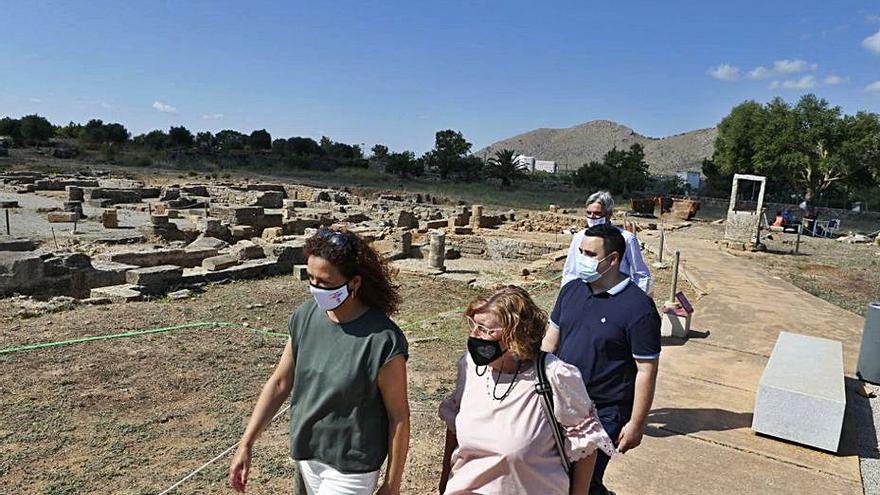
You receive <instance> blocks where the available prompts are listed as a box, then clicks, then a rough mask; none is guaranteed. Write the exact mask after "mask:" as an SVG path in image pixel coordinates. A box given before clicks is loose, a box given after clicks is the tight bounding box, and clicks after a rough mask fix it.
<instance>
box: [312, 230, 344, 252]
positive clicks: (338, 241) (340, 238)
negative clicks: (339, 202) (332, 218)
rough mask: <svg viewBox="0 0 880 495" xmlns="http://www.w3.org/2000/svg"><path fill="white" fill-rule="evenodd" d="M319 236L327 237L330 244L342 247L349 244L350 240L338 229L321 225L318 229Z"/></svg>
mask: <svg viewBox="0 0 880 495" xmlns="http://www.w3.org/2000/svg"><path fill="white" fill-rule="evenodd" d="M318 237H322V238H324V239H327V241H328V242H329V243H330V244H333V245H334V246H336V247H341V248H343V247H345V246H348V244H349V242H350V241H349V240H348V237H346V235H345V234H344V233H342V232H339V231H338V230H333V229H328V228H327V227H321V228H320V229H318Z"/></svg>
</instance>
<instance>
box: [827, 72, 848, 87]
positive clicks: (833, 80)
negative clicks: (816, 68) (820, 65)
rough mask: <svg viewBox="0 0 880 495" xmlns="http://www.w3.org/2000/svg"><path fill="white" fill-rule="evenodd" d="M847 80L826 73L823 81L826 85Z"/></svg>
mask: <svg viewBox="0 0 880 495" xmlns="http://www.w3.org/2000/svg"><path fill="white" fill-rule="evenodd" d="M846 81H847V78H845V77H840V76H835V75H834V74H828V76H826V77H825V80H824V81H823V82H824V83H825V85H826V86H834V85H836V84H843V83H845V82H846Z"/></svg>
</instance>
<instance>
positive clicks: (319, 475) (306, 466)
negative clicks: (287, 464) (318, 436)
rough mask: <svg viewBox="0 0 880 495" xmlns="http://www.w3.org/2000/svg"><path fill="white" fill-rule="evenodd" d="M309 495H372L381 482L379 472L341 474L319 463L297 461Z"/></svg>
mask: <svg viewBox="0 0 880 495" xmlns="http://www.w3.org/2000/svg"><path fill="white" fill-rule="evenodd" d="M296 465H297V467H299V472H300V473H301V474H302V479H303V483H304V484H305V486H306V492H307V493H308V495H372V493H373V492H374V491H375V490H376V485H377V484H378V482H379V471H378V470H376V471H372V472H369V473H340V472H339V471H337V470H336V468H334V467H333V466H328V465H327V464H324V463H323V462H318V461H296Z"/></svg>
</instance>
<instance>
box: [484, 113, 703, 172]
mask: <svg viewBox="0 0 880 495" xmlns="http://www.w3.org/2000/svg"><path fill="white" fill-rule="evenodd" d="M717 134H718V131H717V130H716V129H715V128H714V127H713V128H710V129H699V130H696V131H690V132H686V133H684V134H677V135H675V136H669V137H665V138H659V139H658V138H651V137H647V136H642V135H641V134H639V133H637V132H635V131H633V130H632V129H630V128H629V127H626V126H623V125H620V124H618V123H616V122H611V121H608V120H594V121H592V122H587V123H586V124H581V125H577V126H574V127H569V128H568V129H535V130H534V131H529V132H526V133H524V134H520V135H518V136H514V137H511V138H508V139H505V140H503V141H498V142H497V143H494V144H491V145H489V146H487V147H486V148H483V149H481V150H479V151H477V155H478V156H481V157H484V158H485V157H488V156H491V155H492V154H493V153H494V152H495V150H498V149H502V148H510V149H512V150H514V151H516V152H518V153H522V154H525V155H529V156H534V157H535V158H537V159H539V160H555V161H556V163H557V164H559V167H560V170H574V169H577V168H578V167H580V166H581V165H583V164H584V163H588V162H590V161H593V160H596V161H601V160H602V157H603V156H604V155H605V153H607V152H608V151H609V150H610V149H612V148H614V147H617V149H629V147H630V146H632V145H633V144H635V143H640V144H641V145H642V146H644V148H645V161H646V162H648V165H649V166H650V167H651V172H652V173H654V174H674V173H675V172H677V171H680V170H700V168H701V165H702V162H703V159H704V158H708V157H710V156H712V151H713V149H714V143H715V137H716V136H717Z"/></svg>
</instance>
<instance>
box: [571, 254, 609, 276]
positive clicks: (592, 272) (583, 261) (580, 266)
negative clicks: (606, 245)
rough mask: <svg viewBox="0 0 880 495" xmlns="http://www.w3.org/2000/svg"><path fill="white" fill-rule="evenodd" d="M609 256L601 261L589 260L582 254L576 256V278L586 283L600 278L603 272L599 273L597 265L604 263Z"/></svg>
mask: <svg viewBox="0 0 880 495" xmlns="http://www.w3.org/2000/svg"><path fill="white" fill-rule="evenodd" d="M608 256H611V255H610V254H609V255H607V256H605V258H602V259H601V260H597V259H596V258H591V257H589V256H587V255H585V254H583V253H580V252H579V253H578V254H577V271H578V278H580V279H581V280H583V281H584V282H586V283H590V282H595V281H596V280H599V279H600V278H602V275H605V272H607V271H608V270H605V271H603V272H601V273H600V272H599V263H601V262H603V261H605V259H607V258H608Z"/></svg>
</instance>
